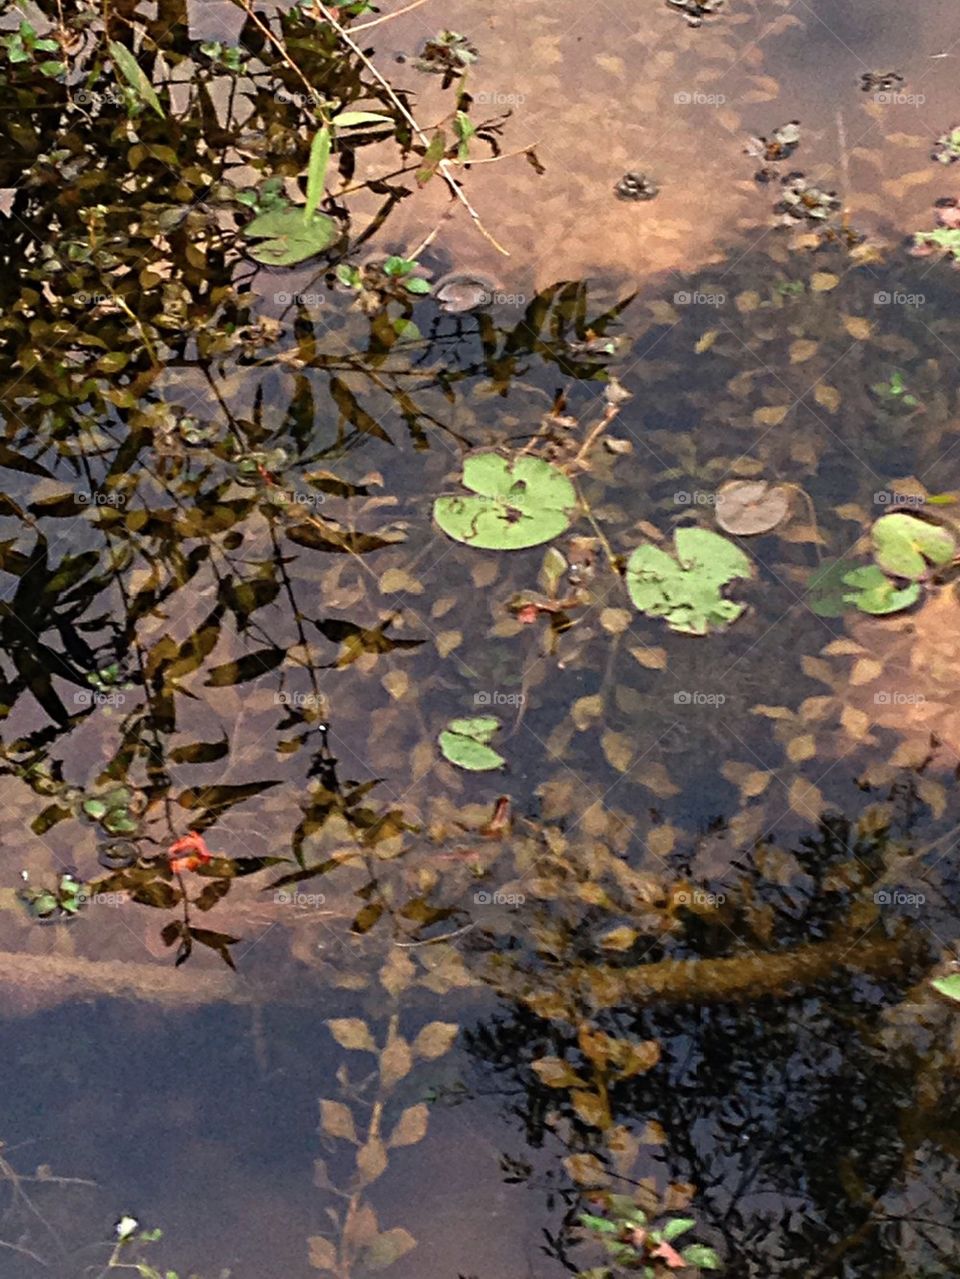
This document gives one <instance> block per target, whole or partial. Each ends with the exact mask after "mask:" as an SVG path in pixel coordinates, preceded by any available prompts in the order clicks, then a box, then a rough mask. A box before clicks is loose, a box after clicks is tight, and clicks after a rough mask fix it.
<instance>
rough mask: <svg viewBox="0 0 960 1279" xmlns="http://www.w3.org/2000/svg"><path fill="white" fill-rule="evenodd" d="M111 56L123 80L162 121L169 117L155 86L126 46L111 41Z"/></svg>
mask: <svg viewBox="0 0 960 1279" xmlns="http://www.w3.org/2000/svg"><path fill="white" fill-rule="evenodd" d="M109 47H110V56H111V58H112V59H113V61H114V63H115V64H116V66H117V69H118V70H119V72H120V73H121V75H122V76H123V78H124V79H125V80H126V81H127V83H128V84H129V85H130V88H131V89H133V91H134V92H135V93H137V94H139V96H140V97H141V98H142V99H143V101H144V102H146V103H147V104H148V105H149V106H151V107H153V109H154V111H156V113H157V115H158V116H159V117H160V119H161V120H165V119H166V118H167V117H166V115H165V113H164V110H163V107H162V106H161V105H160V99H159V98H158V97H157V95H156V92H155V90H154V87H153V85H152V84H151V83H150V81H149V80H148V79H147V77H146V73H145V72H144V71H143V69H142V68H141V66H140V63H139V62H138V61H137V60H136V58H135V57H134V56H133V54H132V53H131V52H130V50H129V49H127V48H126V47H125V46H124V45H122V44H119V43H118V42H117V41H116V40H111V41H110V46H109Z"/></svg>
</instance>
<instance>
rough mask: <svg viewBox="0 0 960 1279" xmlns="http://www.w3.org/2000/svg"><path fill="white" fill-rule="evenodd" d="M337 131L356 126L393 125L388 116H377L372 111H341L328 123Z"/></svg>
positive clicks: (391, 119)
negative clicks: (335, 127)
mask: <svg viewBox="0 0 960 1279" xmlns="http://www.w3.org/2000/svg"><path fill="white" fill-rule="evenodd" d="M330 123H331V124H335V125H336V126H337V128H338V129H349V128H351V127H353V126H354V125H357V124H393V118H392V117H391V116H388V115H377V114H376V112H374V111H341V112H340V114H339V115H335V116H334V117H333V119H332V120H331V121H330Z"/></svg>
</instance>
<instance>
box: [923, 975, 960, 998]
mask: <svg viewBox="0 0 960 1279" xmlns="http://www.w3.org/2000/svg"><path fill="white" fill-rule="evenodd" d="M930 985H931V986H932V987H933V989H934V990H935V991H937V992H938V993H939V994H941V995H946V997H947V998H948V999H954V1000H956V1001H957V1003H960V973H948V974H947V976H946V977H934V978H932V979H931V982H930Z"/></svg>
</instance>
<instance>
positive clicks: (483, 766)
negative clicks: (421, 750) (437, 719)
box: [437, 715, 506, 773]
mask: <svg viewBox="0 0 960 1279" xmlns="http://www.w3.org/2000/svg"><path fill="white" fill-rule="evenodd" d="M499 729H500V721H499V720H498V719H497V718H496V716H494V715H477V716H474V717H472V718H470V719H452V720H451V721H450V723H449V724H448V725H447V727H446V728H445V729H444V730H443V732H442V733H441V734H440V736H439V738H438V739H437V740H438V741H439V743H440V750H441V752H442V753H443V757H444V759H448V760H449V761H450V763H451V764H456V765H457V767H458V768H466V769H467V770H468V771H469V772H471V773H485V772H488V771H489V770H490V769H493V768H501V767H502V766H503V764H505V763H506V760H505V759H504V758H503V756H502V755H499V754H498V753H497V752H496V751H495V750H494V749H493V747H492V746H488V745H487V743H488V742H489V741H490V739H491V737H493V735H494V733H496V732H498V731H499Z"/></svg>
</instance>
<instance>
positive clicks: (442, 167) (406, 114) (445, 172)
mask: <svg viewBox="0 0 960 1279" xmlns="http://www.w3.org/2000/svg"><path fill="white" fill-rule="evenodd" d="M240 2H241V0H238V3H240ZM250 3H251V0H246V4H250ZM316 8H317V11H318V12H319V13H320V14H322V15H323V18H324V20H325V21H326V22H329V24H330V26H331V27H333V29H334V31H336V33H337V35H339V37H340V39H341V40H342V41H343V42H344V44H345V45H346V46H347V48H348V49H350V50H351V51H352V53H353V54H354V56H355V57H357V58H359V59H360V61H361V62H362V63H363V65H364V66H365V67H366V68H367V70H368V71H369V72H370V74H371V75H372V76H373V78H374V79H375V80H376V82H377V84H379V85H380V87H381V88H382V89H383V90H384V92H385V93H386V95H387V97H388V98H389V99H390V101H391V102H392V103H393V104H394V106H395V107H396V108H397V110H398V111H399V112H400V114H401V115H402V116H403V118H404V120H406V122H407V124H409V126H410V128H411V129H413V131H414V133H415V134H416V135H417V137H418V138H419V139H420V141H421V142H422V143H423V146H424V147H425V148H427V149H429V147H430V139H429V138H428V137H427V135H426V134H425V133H424V131H423V129H421V127H420V125H419V124H417V122H416V120H415V119H414V118H413V116H412V115H411V114H410V111H409V110H408V108H407V107H406V106H405V104H404V103H403V101H402V100H401V99H400V98H399V97H398V96H397V94H396V93H395V92H394V90H393V87H392V86H391V84H390V83H389V81H388V80H385V79H384V77H383V76H382V75H381V74H380V72H379V71H378V70H377V68H376V67H375V66H374V65H373V63H372V62H371V61H370V59H369V58H368V57H367V55H366V54H365V53H364V52H363V50H362V49H361V48H360V46H359V45H358V44H357V43H356V41H355V40H352V39H351V38H350V36H349V34H348V33H347V32H346V31H345V30H344V28H343V27H342V26H341V25H340V23H339V22H338V21H337V20H336V18H335V17H334V16H333V14H332V13H331V11H330V10H329V9H328V8H327V6H326V5H325V4H321V3H320V2H319V0H317V5H316ZM437 172H438V173H439V174H440V176H441V177H442V178H443V180H444V182H446V184H447V186H448V187H449V188H450V191H451V192H452V194H453V196H454V198H455V199H457V200H459V201H460V203H461V204H462V205H463V207H464V208H465V209H466V211H467V212H468V213H469V214H470V217H471V218H472V219H473V224H474V226H475V227H476V228H477V230H478V231H479V232H480V234H481V235H482V236H483V238H484V239H485V240H488V241H489V242H490V243H491V244H492V245H493V247H494V248H495V249H496V250H497V252H498V253H502V254H503V255H504V257H507V258H508V257H509V256H510V254H509V253H508V251H507V250H506V249H505V248H504V247H503V245H502V244H498V243H497V241H496V240H495V239H494V238H493V236H492V235H491V234H490V232H489V231H488V230H487V229H486V227H485V226H484V225H483V223H482V222H481V221H480V214H479V213H478V212H477V211H476V209H475V208H474V207H473V205H472V204H471V203H470V201H469V200H468V199H467V197H466V196H465V195H464V193H463V190H462V188H461V187H460V184H459V183H458V182H457V180H456V178H455V177H454V176H453V173H452V172H451V169H450V161H449V160H446V159H444V160H441V161H440V163H439V164H438V165H437Z"/></svg>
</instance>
